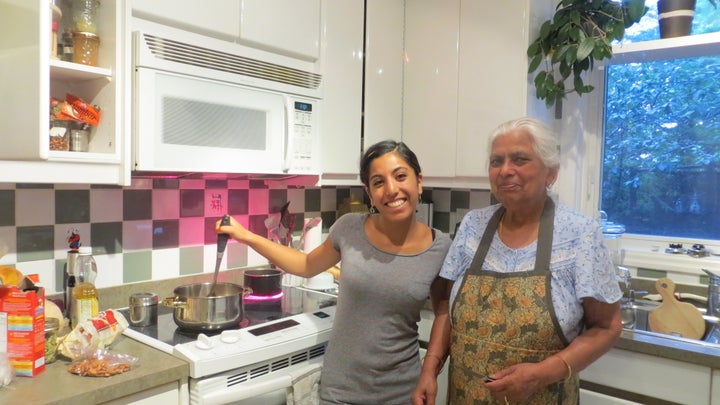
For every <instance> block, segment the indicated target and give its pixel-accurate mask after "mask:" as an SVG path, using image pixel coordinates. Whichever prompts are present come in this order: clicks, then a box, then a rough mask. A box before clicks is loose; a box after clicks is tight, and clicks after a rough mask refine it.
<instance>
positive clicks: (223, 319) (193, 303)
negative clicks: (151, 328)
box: [163, 283, 252, 332]
mask: <svg viewBox="0 0 720 405" xmlns="http://www.w3.org/2000/svg"><path fill="white" fill-rule="evenodd" d="M212 285H213V283H199V284H188V285H184V286H180V287H177V288H175V289H174V290H173V294H175V296H174V297H168V298H165V299H164V300H163V305H165V306H168V307H172V308H175V312H173V320H174V321H175V324H176V325H177V326H178V327H180V329H184V330H190V331H196V332H215V331H217V332H219V331H222V330H225V329H229V328H232V327H237V326H238V325H240V322H242V321H243V319H244V318H245V308H244V306H243V298H244V297H246V296H248V295H250V294H252V289H250V288H247V287H242V286H239V285H237V284H233V283H217V285H215V291H214V295H213V296H208V294H209V293H210V289H211V288H212Z"/></svg>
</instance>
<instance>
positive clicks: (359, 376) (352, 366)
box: [320, 213, 450, 405]
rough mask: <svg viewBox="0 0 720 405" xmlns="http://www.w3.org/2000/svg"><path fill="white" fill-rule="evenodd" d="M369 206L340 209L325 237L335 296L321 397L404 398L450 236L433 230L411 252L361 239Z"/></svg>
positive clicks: (354, 400)
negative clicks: (422, 246) (335, 260)
mask: <svg viewBox="0 0 720 405" xmlns="http://www.w3.org/2000/svg"><path fill="white" fill-rule="evenodd" d="M367 217H368V214H358V213H350V214H345V215H343V216H342V217H340V218H339V219H338V220H337V222H336V223H335V224H334V225H333V226H332V228H331V229H330V234H329V236H328V237H329V238H330V240H331V241H332V243H333V246H334V247H335V249H337V250H338V251H339V252H340V255H341V260H342V265H341V269H342V271H341V276H340V285H339V288H340V296H339V298H338V304H337V309H336V314H335V323H334V325H333V331H332V334H331V336H330V342H329V343H328V347H327V351H326V353H325V362H324V365H323V371H322V377H321V382H320V398H321V403H323V404H372V405H377V404H383V405H392V404H408V403H410V395H411V394H412V391H413V390H414V389H415V385H416V384H417V380H418V378H419V376H420V366H421V365H420V358H419V355H418V333H417V323H418V321H419V320H420V310H421V309H422V308H423V306H424V305H425V303H426V301H427V299H428V296H429V294H430V284H431V283H432V282H433V280H435V277H437V275H438V272H439V271H440V266H441V265H442V262H443V259H444V258H445V254H446V253H447V251H448V249H449V247H450V238H449V237H448V235H447V234H444V233H442V232H440V231H438V230H434V234H435V237H434V240H433V243H432V245H431V246H430V247H429V248H428V249H427V250H425V251H423V252H421V253H418V254H414V255H399V254H394V253H388V252H385V251H382V250H380V249H378V248H376V247H375V246H373V245H372V244H370V242H369V241H368V239H367V235H366V234H365V231H364V224H365V220H366V218H367Z"/></svg>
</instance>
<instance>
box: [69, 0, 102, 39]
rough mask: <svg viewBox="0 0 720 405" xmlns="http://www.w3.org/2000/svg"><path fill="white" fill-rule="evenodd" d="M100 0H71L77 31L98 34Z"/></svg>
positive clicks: (73, 20)
mask: <svg viewBox="0 0 720 405" xmlns="http://www.w3.org/2000/svg"><path fill="white" fill-rule="evenodd" d="M98 7H100V1H99V0H70V9H71V12H72V22H73V26H74V27H75V29H74V30H73V31H76V32H89V33H91V34H97V9H98Z"/></svg>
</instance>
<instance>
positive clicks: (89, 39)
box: [73, 32, 100, 66]
mask: <svg viewBox="0 0 720 405" xmlns="http://www.w3.org/2000/svg"><path fill="white" fill-rule="evenodd" d="M99 49H100V37H98V36H97V35H95V34H93V33H92V32H74V33H73V62H75V63H82V64H83V65H89V66H97V64H98V50H99Z"/></svg>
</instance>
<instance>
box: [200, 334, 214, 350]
mask: <svg viewBox="0 0 720 405" xmlns="http://www.w3.org/2000/svg"><path fill="white" fill-rule="evenodd" d="M195 346H196V347H197V348H198V349H202V350H210V349H212V348H213V346H214V344H213V341H212V340H211V339H210V338H209V337H208V336H207V335H206V334H204V333H200V334H199V335H198V338H197V340H196V341H195Z"/></svg>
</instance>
